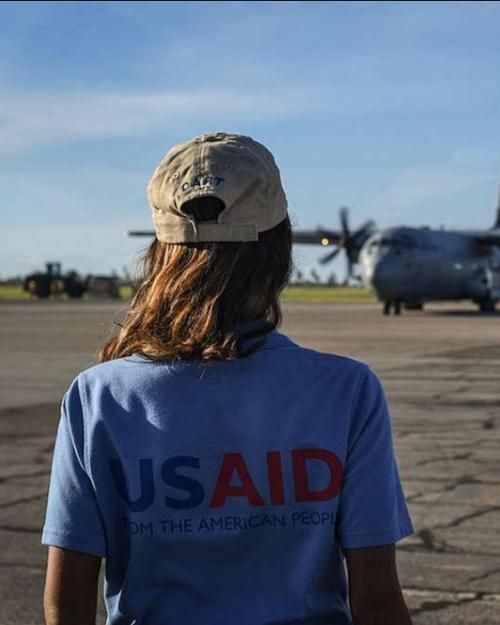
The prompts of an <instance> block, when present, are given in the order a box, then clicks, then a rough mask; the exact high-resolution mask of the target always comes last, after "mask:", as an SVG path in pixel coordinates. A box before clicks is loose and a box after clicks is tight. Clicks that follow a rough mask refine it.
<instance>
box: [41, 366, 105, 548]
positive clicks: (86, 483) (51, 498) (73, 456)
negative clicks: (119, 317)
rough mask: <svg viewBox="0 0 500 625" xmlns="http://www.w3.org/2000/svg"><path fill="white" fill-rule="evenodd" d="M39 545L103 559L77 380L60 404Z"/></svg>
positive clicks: (100, 528)
mask: <svg viewBox="0 0 500 625" xmlns="http://www.w3.org/2000/svg"><path fill="white" fill-rule="evenodd" d="M41 543H42V545H54V546H56V547H63V548H65V549H72V550H75V551H82V552H84V553H89V554H92V555H96V556H101V557H105V555H106V537H105V532H104V526H103V522H102V517H101V513H100V510H99V507H98V504H97V500H96V497H95V492H94V488H93V485H92V482H91V480H90V477H89V475H88V474H87V471H86V469H85V453H84V415H83V409H82V404H81V400H80V393H79V389H78V378H76V379H75V380H74V381H73V383H72V384H71V386H70V388H69V389H68V391H67V392H66V394H65V396H64V398H63V400H62V404H61V415H60V420H59V425H58V429H57V436H56V441H55V445H54V452H53V456H52V469H51V473H50V482H49V491H48V498H47V507H46V514H45V523H44V526H43V530H42V537H41Z"/></svg>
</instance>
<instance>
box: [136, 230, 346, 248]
mask: <svg viewBox="0 0 500 625" xmlns="http://www.w3.org/2000/svg"><path fill="white" fill-rule="evenodd" d="M127 234H128V236H130V237H154V236H155V233H154V232H153V231H152V230H130V231H129V232H128V233H127ZM292 237H293V242H294V243H300V244H302V245H323V246H326V245H332V244H333V245H334V244H336V243H338V242H339V241H340V240H341V238H342V234H341V233H340V232H337V231H335V230H322V229H318V230H293V235H292Z"/></svg>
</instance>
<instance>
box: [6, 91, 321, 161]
mask: <svg viewBox="0 0 500 625" xmlns="http://www.w3.org/2000/svg"><path fill="white" fill-rule="evenodd" d="M318 107H319V105H318V104H317V103H315V102H314V101H311V100H310V99H309V98H308V97H307V96H306V94H302V95H301V94H294V97H291V96H290V95H289V94H285V93H282V94H281V95H280V96H279V97H276V96H274V95H273V94H268V93H252V94H245V93H236V92H232V91H224V90H220V91H212V92H205V93H175V92H172V93H165V92H163V93H144V94H130V93H114V92H110V93H100V92H93V91H82V92H59V93H24V94H18V95H10V96H4V97H1V98H0V111H1V113H0V151H1V152H4V153H9V152H15V151H20V150H24V149H28V148H29V147H31V146H34V145H39V144H45V143H54V142H70V141H77V140H81V139H102V138H113V137H130V136H136V135H140V134H143V133H147V132H148V131H150V130H153V129H156V128H158V126H159V125H164V124H169V125H170V126H175V125H176V124H178V122H179V120H185V119H192V118H193V117H196V116H200V115H201V116H204V117H210V118H212V119H218V118H219V117H222V116H226V117H227V118H229V119H234V118H235V117H236V116H244V117H245V119H260V118H267V119H272V118H274V117H276V116H289V115H293V114H296V113H299V112H302V111H304V110H314V109H317V108H318Z"/></svg>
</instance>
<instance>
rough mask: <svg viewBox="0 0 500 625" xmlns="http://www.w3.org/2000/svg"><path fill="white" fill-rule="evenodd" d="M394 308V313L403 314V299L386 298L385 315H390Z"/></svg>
mask: <svg viewBox="0 0 500 625" xmlns="http://www.w3.org/2000/svg"><path fill="white" fill-rule="evenodd" d="M393 308H394V314H395V315H400V314H401V300H399V299H397V300H394V301H392V300H386V301H385V302H384V315H390V314H391V311H392V309H393Z"/></svg>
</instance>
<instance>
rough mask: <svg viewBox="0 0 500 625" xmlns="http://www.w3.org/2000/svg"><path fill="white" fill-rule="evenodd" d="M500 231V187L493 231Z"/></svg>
mask: <svg viewBox="0 0 500 625" xmlns="http://www.w3.org/2000/svg"><path fill="white" fill-rule="evenodd" d="M496 229H498V230H500V187H499V188H498V201H497V216H496V221H495V223H494V224H493V230H496Z"/></svg>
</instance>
